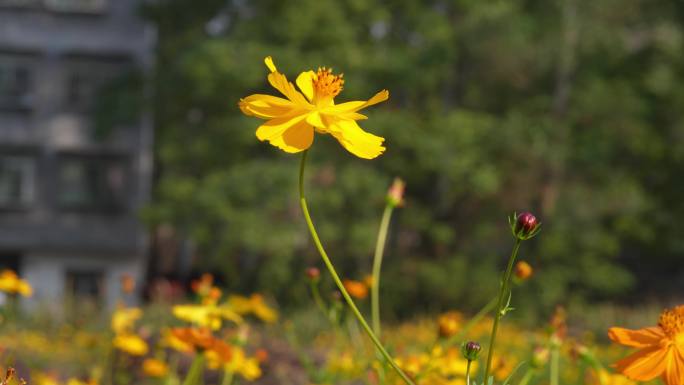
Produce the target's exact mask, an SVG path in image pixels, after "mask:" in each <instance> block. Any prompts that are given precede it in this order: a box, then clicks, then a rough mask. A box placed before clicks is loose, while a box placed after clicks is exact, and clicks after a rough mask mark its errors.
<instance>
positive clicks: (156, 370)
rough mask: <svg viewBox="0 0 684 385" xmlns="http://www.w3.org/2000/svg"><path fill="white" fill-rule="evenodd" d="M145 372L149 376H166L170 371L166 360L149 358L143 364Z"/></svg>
mask: <svg viewBox="0 0 684 385" xmlns="http://www.w3.org/2000/svg"><path fill="white" fill-rule="evenodd" d="M142 369H143V373H144V374H145V375H146V376H148V377H156V378H160V377H165V376H166V374H167V373H168V372H169V366H168V365H166V363H165V362H164V361H161V360H158V359H156V358H148V359H146V360H145V361H143V364H142Z"/></svg>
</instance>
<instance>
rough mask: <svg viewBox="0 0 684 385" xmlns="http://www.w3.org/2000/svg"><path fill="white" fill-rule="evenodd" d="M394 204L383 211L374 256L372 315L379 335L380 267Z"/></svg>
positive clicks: (374, 326) (376, 332)
mask: <svg viewBox="0 0 684 385" xmlns="http://www.w3.org/2000/svg"><path fill="white" fill-rule="evenodd" d="M393 209H394V206H393V205H392V204H389V203H388V204H387V205H386V206H385V211H384V212H383V213H382V220H381V221H380V230H379V231H378V240H377V242H376V243H375V255H374V256H373V282H372V284H373V286H371V316H372V321H373V331H374V332H375V334H377V335H378V337H379V336H380V334H381V330H380V327H381V326H380V269H381V268H382V257H383V255H384V254H385V243H386V241H387V229H388V228H389V224H390V219H391V218H392V211H393Z"/></svg>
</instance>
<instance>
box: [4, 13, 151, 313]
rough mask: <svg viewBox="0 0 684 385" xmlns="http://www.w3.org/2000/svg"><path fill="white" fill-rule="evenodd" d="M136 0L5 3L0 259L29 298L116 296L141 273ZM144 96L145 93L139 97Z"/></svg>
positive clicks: (145, 176) (144, 159)
mask: <svg viewBox="0 0 684 385" xmlns="http://www.w3.org/2000/svg"><path fill="white" fill-rule="evenodd" d="M139 5H140V4H139V1H136V0H0V265H2V266H5V267H10V268H13V269H16V270H17V271H18V272H19V273H20V274H21V275H22V276H23V277H25V278H26V279H28V281H29V282H30V283H31V284H32V286H33V288H34V296H33V300H32V301H35V302H42V301H50V302H55V301H60V300H61V299H62V298H65V297H67V296H68V295H70V294H73V295H75V296H76V297H77V298H81V297H84V296H85V297H90V298H95V299H98V300H101V301H104V302H106V303H108V304H112V303H113V302H114V301H115V299H116V298H117V297H118V296H119V294H120V292H121V278H122V277H123V276H128V277H132V278H133V279H135V280H138V281H139V280H140V278H141V277H142V276H143V269H144V266H145V255H146V249H147V237H146V233H145V231H144V228H143V227H142V225H141V223H140V220H139V217H138V210H139V208H140V207H141V206H143V205H144V204H145V203H146V201H147V199H148V196H149V190H150V179H151V164H152V159H151V157H152V155H151V144H152V127H151V121H150V119H149V117H148V116H146V114H145V113H143V112H142V108H139V107H140V103H139V102H141V101H142V97H140V95H141V94H143V93H144V90H143V89H144V87H143V86H142V85H141V83H142V82H140V81H139V80H137V79H141V78H142V77H141V76H140V75H141V74H142V73H144V71H145V70H146V68H149V66H150V61H151V58H152V48H153V43H154V31H153V29H151V28H150V27H149V26H147V25H146V24H145V23H144V22H143V21H142V20H141V19H140V17H139V14H138V10H139V9H138V8H139ZM136 98H138V99H136Z"/></svg>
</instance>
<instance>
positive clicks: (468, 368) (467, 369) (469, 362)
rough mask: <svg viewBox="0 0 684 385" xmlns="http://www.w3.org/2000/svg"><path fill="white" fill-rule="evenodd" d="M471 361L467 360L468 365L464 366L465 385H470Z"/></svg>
mask: <svg viewBox="0 0 684 385" xmlns="http://www.w3.org/2000/svg"><path fill="white" fill-rule="evenodd" d="M472 362H473V361H471V360H468V365H467V366H466V385H470V364H471V363H472Z"/></svg>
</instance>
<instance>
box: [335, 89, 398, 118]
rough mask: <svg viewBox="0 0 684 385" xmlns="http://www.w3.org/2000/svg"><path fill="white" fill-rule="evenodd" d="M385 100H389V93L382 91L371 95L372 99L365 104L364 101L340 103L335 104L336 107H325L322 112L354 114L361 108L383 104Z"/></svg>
mask: <svg viewBox="0 0 684 385" xmlns="http://www.w3.org/2000/svg"><path fill="white" fill-rule="evenodd" d="M387 99H389V91H387V90H382V91H380V92H378V93H377V94H375V95H373V97H372V98H370V99H368V100H367V101H365V102H364V101H353V102H345V103H340V104H336V105H332V106H329V107H327V108H326V109H325V110H324V112H325V113H332V114H339V113H346V112H356V111H358V110H360V109H362V108H366V107H370V106H372V105H374V104H378V103H381V102H384V101H385V100H387Z"/></svg>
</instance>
